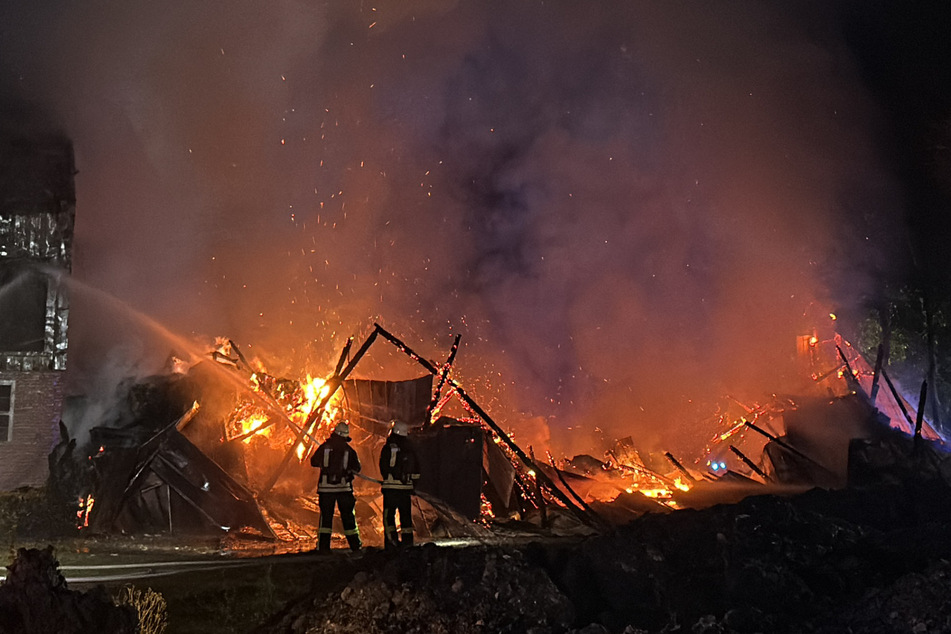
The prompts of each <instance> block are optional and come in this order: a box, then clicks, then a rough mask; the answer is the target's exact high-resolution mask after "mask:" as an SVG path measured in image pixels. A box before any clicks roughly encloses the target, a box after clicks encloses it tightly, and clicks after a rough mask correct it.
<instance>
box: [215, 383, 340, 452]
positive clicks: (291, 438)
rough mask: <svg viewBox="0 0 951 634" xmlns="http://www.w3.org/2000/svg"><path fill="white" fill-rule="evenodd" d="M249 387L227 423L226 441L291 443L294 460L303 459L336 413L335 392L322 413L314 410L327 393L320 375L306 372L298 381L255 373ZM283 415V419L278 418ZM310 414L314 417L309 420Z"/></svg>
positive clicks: (275, 446) (327, 388)
mask: <svg viewBox="0 0 951 634" xmlns="http://www.w3.org/2000/svg"><path fill="white" fill-rule="evenodd" d="M250 388H251V393H250V394H249V395H248V396H246V397H243V398H242V399H241V402H239V404H238V406H237V407H236V408H235V410H234V412H233V413H232V415H231V417H230V419H229V420H228V422H227V426H226V429H227V437H228V440H241V441H242V442H244V443H245V444H250V443H251V442H252V440H254V439H266V440H267V441H268V443H269V444H270V445H271V447H273V448H277V447H279V446H283V447H290V446H294V452H295V455H296V456H297V459H298V460H303V459H304V456H305V455H306V453H307V449H308V448H309V447H310V446H311V443H312V442H313V440H314V439H316V438H320V437H322V436H326V434H327V432H328V431H329V428H330V427H331V426H332V424H333V421H335V420H336V419H337V417H338V415H339V404H338V402H337V401H338V399H339V396H338V395H334V397H333V398H331V399H330V401H329V402H328V404H327V406H325V407H324V410H323V411H322V412H317V411H316V408H317V407H318V405H319V403H320V402H321V400H322V399H324V398H326V397H327V395H328V394H329V392H330V386H329V385H328V383H327V381H326V380H325V379H322V378H319V377H317V378H315V377H313V376H310V375H309V374H308V375H307V377H306V378H305V379H304V380H302V381H299V382H298V381H291V380H287V379H276V378H274V377H272V376H269V375H267V374H264V373H254V374H252V375H251V377H250ZM282 415H283V417H285V418H286V420H280V419H281V417H282ZM313 416H316V420H313V421H311V418H312V417H313ZM288 422H289V423H290V424H289V425H288V424H287V423H288ZM282 423H283V424H282ZM302 432H303V433H302Z"/></svg>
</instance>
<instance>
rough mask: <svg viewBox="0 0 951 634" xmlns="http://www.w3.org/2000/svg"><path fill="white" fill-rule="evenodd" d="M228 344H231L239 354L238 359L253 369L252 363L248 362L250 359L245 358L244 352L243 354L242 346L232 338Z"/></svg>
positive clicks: (249, 368)
mask: <svg viewBox="0 0 951 634" xmlns="http://www.w3.org/2000/svg"><path fill="white" fill-rule="evenodd" d="M228 344H229V345H230V346H231V349H232V350H234V353H235V354H236V355H238V360H239V361H241V363H242V364H243V365H244V367H246V368H247V369H248V370H251V364H250V363H248V360H247V359H245V358H244V355H243V354H241V348H239V347H238V344H236V343H235V342H234V341H232V340H231V339H228Z"/></svg>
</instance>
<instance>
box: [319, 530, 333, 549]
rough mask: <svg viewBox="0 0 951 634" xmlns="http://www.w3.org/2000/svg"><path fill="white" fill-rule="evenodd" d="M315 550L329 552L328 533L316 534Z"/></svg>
mask: <svg viewBox="0 0 951 634" xmlns="http://www.w3.org/2000/svg"><path fill="white" fill-rule="evenodd" d="M317 550H318V551H319V552H330V533H321V534H320V535H318V537H317Z"/></svg>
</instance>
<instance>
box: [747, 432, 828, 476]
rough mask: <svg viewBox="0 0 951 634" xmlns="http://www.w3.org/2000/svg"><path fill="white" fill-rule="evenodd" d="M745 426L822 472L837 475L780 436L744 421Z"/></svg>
mask: <svg viewBox="0 0 951 634" xmlns="http://www.w3.org/2000/svg"><path fill="white" fill-rule="evenodd" d="M743 424H744V425H746V426H747V427H749V428H750V429H752V430H753V431H755V432H757V433H758V434H761V435H763V436H765V437H766V438H768V439H769V440H771V441H773V442H774V443H776V444H777V445H779V446H780V447H782V448H783V449H785V450H786V451H788V452H790V453H792V454H795V455H797V456H799V457H800V458H802V459H803V460H805V461H806V462H809V463H811V464H813V465H815V466H817V467H819V468H820V469H822V470H823V471H825V472H826V473H829V474H832V475H835V474H834V472H833V471H832V470H831V469H829V468H828V467H826V466H825V465H824V464H822V463H821V462H819V461H818V460H816V459H815V458H811V457H809V456H807V455H806V454H804V453H803V452H801V451H800V450H798V449H796V448H795V447H793V446H792V445H790V444H789V443H788V442H786V441H785V440H783V439H782V438H780V437H779V436H774V435H773V434H771V433H769V432H768V431H766V430H765V429H762V428H761V427H758V426H756V425H755V424H753V423H751V422H749V421H743Z"/></svg>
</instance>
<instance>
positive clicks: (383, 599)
mask: <svg viewBox="0 0 951 634" xmlns="http://www.w3.org/2000/svg"><path fill="white" fill-rule="evenodd" d="M371 556H372V555H371ZM363 564H364V565H363V566H361V567H362V568H364V569H363V570H361V571H360V572H358V573H357V574H356V575H355V576H354V577H353V579H352V581H350V583H349V584H347V586H346V587H345V588H343V590H342V591H339V592H333V593H330V594H327V595H324V596H317V597H311V598H307V599H304V600H303V601H301V602H300V603H298V604H297V605H295V606H293V607H292V608H291V609H290V610H288V611H287V612H286V613H285V614H284V615H283V618H281V619H280V621H279V622H278V623H276V624H275V625H273V626H268V627H265V628H261V629H259V630H258V631H259V632H294V633H295V634H301V633H304V632H308V633H311V634H313V633H331V632H333V633H335V634H350V633H352V634H357V633H376V632H379V633H383V632H393V633H396V632H401V633H410V632H426V633H430V632H432V633H440V632H444V633H447V634H449V633H453V634H455V633H459V634H468V633H474V632H534V633H536V634H545V633H548V632H563V631H565V630H566V628H567V626H568V624H569V623H571V621H572V620H573V612H572V608H571V604H570V602H569V601H568V600H567V598H566V597H565V596H564V595H563V594H562V593H561V592H559V591H558V589H557V588H556V587H555V585H554V584H553V583H552V581H551V579H550V578H549V577H548V575H547V574H546V572H545V571H544V570H543V569H541V568H538V567H537V566H533V565H530V564H529V563H528V562H527V561H526V560H525V558H524V556H523V554H522V553H521V552H520V551H518V550H516V549H512V548H498V547H487V546H479V547H469V548H462V549H455V548H438V547H435V546H431V545H426V546H422V547H419V548H414V549H412V550H408V551H405V552H403V553H400V554H399V555H398V556H396V557H388V560H383V559H382V558H381V559H380V560H379V561H372V562H367V561H365V562H363Z"/></svg>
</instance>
